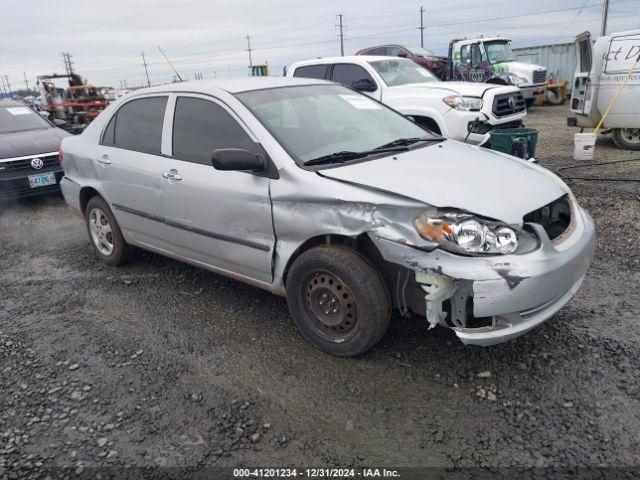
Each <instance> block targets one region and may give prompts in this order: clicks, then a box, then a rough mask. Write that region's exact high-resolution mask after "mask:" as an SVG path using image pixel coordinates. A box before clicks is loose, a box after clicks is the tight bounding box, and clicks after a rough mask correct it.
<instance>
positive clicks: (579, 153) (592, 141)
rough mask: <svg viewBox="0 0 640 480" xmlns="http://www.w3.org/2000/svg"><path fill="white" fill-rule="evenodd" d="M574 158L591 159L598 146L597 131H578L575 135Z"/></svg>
mask: <svg viewBox="0 0 640 480" xmlns="http://www.w3.org/2000/svg"><path fill="white" fill-rule="evenodd" d="M573 145H574V146H573V159H574V160H591V159H592V158H593V151H594V150H595V148H596V134H595V133H576V134H575V135H574V136H573Z"/></svg>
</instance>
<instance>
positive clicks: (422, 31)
mask: <svg viewBox="0 0 640 480" xmlns="http://www.w3.org/2000/svg"><path fill="white" fill-rule="evenodd" d="M420 46H421V47H422V48H424V7H420Z"/></svg>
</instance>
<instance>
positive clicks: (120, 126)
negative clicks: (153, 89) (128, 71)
mask: <svg viewBox="0 0 640 480" xmlns="http://www.w3.org/2000/svg"><path fill="white" fill-rule="evenodd" d="M166 106H167V97H147V98H140V99H136V100H131V101H129V102H127V103H125V104H124V105H123V106H122V107H120V109H119V110H118V111H117V112H116V114H115V115H114V116H113V117H112V118H111V120H110V121H109V124H108V125H107V128H106V129H105V131H104V134H103V137H102V142H101V143H102V144H103V145H108V146H114V147H118V148H123V149H125V150H133V151H137V152H144V153H152V154H160V150H161V145H162V125H163V123H164V112H165V108H166Z"/></svg>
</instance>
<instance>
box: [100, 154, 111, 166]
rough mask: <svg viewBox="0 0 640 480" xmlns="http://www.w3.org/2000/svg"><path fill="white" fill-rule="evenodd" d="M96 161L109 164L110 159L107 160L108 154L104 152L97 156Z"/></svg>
mask: <svg viewBox="0 0 640 480" xmlns="http://www.w3.org/2000/svg"><path fill="white" fill-rule="evenodd" d="M98 163H102V164H104V165H109V164H110V163H111V160H109V155H107V154H106V153H105V154H104V155H102V156H100V157H99V158H98Z"/></svg>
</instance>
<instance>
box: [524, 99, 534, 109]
mask: <svg viewBox="0 0 640 480" xmlns="http://www.w3.org/2000/svg"><path fill="white" fill-rule="evenodd" d="M535 100H536V99H535V98H527V99H526V100H525V101H524V103H525V104H526V105H527V109H529V108H531V107H533V102H535Z"/></svg>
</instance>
